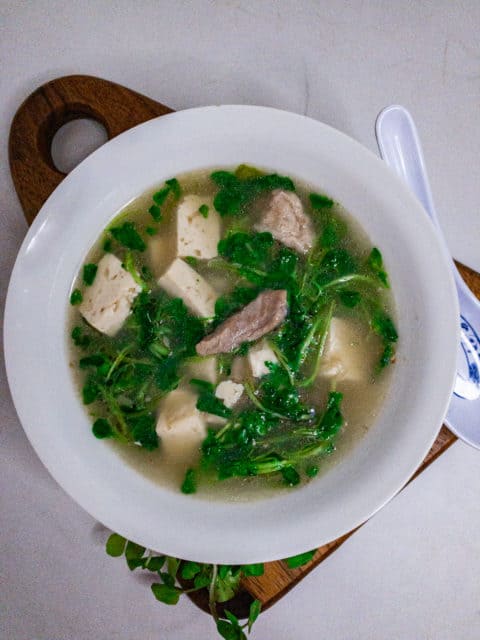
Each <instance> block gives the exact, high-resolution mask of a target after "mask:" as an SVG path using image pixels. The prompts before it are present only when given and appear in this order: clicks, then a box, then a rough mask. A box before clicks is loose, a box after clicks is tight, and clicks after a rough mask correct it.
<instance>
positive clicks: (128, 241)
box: [110, 221, 147, 251]
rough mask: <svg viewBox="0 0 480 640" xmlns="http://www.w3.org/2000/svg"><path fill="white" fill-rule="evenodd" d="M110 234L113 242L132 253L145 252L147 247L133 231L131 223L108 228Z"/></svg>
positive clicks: (133, 226) (133, 227)
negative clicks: (130, 250)
mask: <svg viewBox="0 0 480 640" xmlns="http://www.w3.org/2000/svg"><path fill="white" fill-rule="evenodd" d="M110 233H111V234H112V236H113V237H114V238H115V240H116V241H117V242H118V243H119V244H121V245H122V246H124V247H127V249H132V250H133V251H145V249H146V248H147V245H146V244H145V242H144V241H143V240H142V238H141V236H140V235H139V233H138V232H137V230H136V229H135V225H134V223H133V222H129V221H127V222H124V223H123V224H122V225H120V226H119V227H110Z"/></svg>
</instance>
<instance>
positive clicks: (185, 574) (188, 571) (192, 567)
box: [181, 561, 202, 580]
mask: <svg viewBox="0 0 480 640" xmlns="http://www.w3.org/2000/svg"><path fill="white" fill-rule="evenodd" d="M201 570H202V567H201V566H200V565H199V564H198V563H197V562H191V561H189V562H184V563H183V564H182V570H181V575H182V578H184V579H185V580H193V578H194V577H195V576H196V575H197V574H198V573H200V571H201Z"/></svg>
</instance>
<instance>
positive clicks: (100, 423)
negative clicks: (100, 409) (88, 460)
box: [92, 418, 114, 439]
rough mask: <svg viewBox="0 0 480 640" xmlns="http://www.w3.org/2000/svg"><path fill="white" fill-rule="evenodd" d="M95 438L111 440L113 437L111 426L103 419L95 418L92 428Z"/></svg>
mask: <svg viewBox="0 0 480 640" xmlns="http://www.w3.org/2000/svg"><path fill="white" fill-rule="evenodd" d="M92 431H93V435H94V436H95V437H96V438H100V439H101V438H111V437H112V436H113V435H114V432H113V429H112V425H111V424H110V423H109V421H108V420H106V419H105V418H97V420H95V422H94V423H93V426H92Z"/></svg>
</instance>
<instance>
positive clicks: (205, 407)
mask: <svg viewBox="0 0 480 640" xmlns="http://www.w3.org/2000/svg"><path fill="white" fill-rule="evenodd" d="M197 409H198V410H199V411H205V412H206V413H212V414H213V415H215V416H220V417H221V418H228V417H229V416H231V415H232V410H231V409H228V407H226V406H225V405H224V404H223V402H222V400H220V398H217V397H216V396H215V394H214V393H212V392H208V391H206V392H203V393H201V394H200V395H199V396H198V400H197Z"/></svg>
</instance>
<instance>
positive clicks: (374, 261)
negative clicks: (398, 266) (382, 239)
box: [367, 247, 389, 288]
mask: <svg viewBox="0 0 480 640" xmlns="http://www.w3.org/2000/svg"><path fill="white" fill-rule="evenodd" d="M367 264H368V266H369V267H370V269H371V270H372V271H373V273H374V274H376V276H377V277H378V279H379V280H380V282H381V283H382V284H383V286H384V287H387V288H388V287H389V284H388V275H387V273H386V271H384V269H383V258H382V254H381V253H380V251H379V250H378V249H377V248H376V247H374V248H373V249H372V251H371V252H370V255H369V256H368V260H367Z"/></svg>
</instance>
